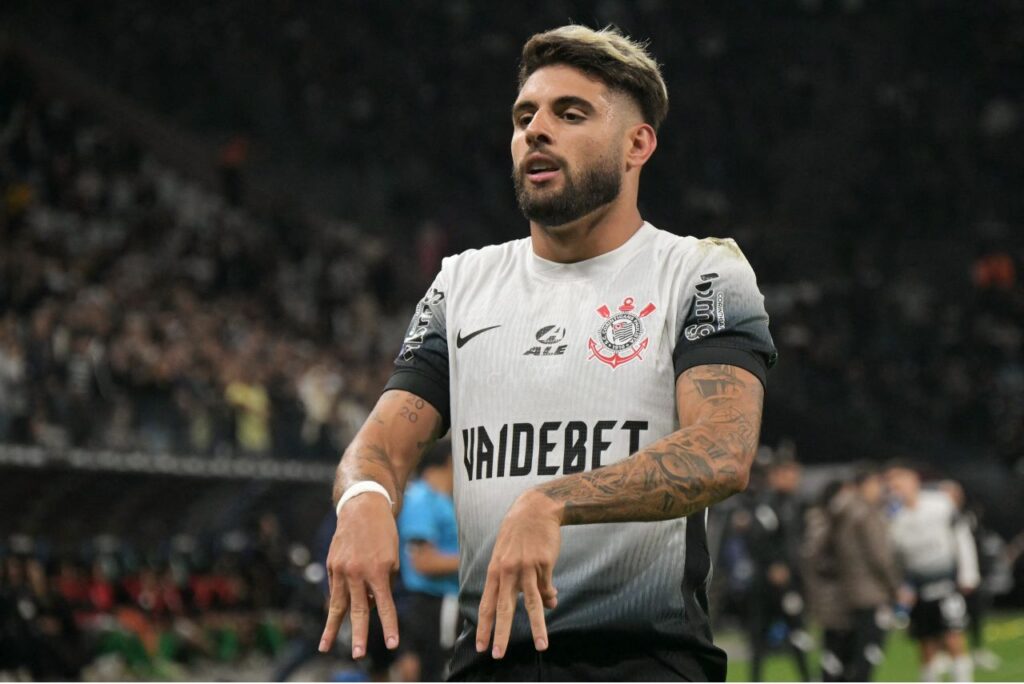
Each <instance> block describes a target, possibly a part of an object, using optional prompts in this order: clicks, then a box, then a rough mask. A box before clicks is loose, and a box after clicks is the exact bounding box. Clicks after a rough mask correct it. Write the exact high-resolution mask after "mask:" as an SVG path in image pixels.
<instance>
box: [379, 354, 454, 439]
mask: <svg viewBox="0 0 1024 684" xmlns="http://www.w3.org/2000/svg"><path fill="white" fill-rule="evenodd" d="M396 389H397V390H405V391H406V392H411V393H412V394H415V395H416V396H417V397H419V398H420V399H423V400H424V401H426V402H427V403H429V404H430V405H431V406H433V407H434V408H435V409H436V410H437V412H438V413H440V414H441V434H442V435H443V434H445V433H446V432H448V428H449V427H451V423H452V415H451V404H450V394H449V390H448V383H447V382H441V381H439V380H437V379H436V378H433V377H431V376H430V375H427V374H426V373H423V372H421V371H418V370H415V369H413V368H397V369H395V371H394V372H393V373H392V374H391V378H390V379H389V380H388V384H387V385H385V386H384V391H385V392H387V391H388V390H396Z"/></svg>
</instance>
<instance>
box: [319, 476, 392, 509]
mask: <svg viewBox="0 0 1024 684" xmlns="http://www.w3.org/2000/svg"><path fill="white" fill-rule="evenodd" d="M367 492H375V493H377V494H381V495H383V496H384V498H385V499H387V500H388V503H389V504H391V507H392V508H394V506H395V502H394V501H392V500H391V495H390V494H388V490H386V489H385V488H384V485H382V484H380V483H379V482H374V481H373V480H363V481H362V482H356V483H355V484H354V485H352V486H351V487H349V488H348V489H346V490H345V493H344V494H342V495H341V498H340V499H338V507H337V508H335V509H334V510H335V512H336V513H337V514H338V515H341V507H342V506H344V505H345V504H346V503H348V500H349V499H351V498H353V497H356V496H359V495H360V494H366V493H367Z"/></svg>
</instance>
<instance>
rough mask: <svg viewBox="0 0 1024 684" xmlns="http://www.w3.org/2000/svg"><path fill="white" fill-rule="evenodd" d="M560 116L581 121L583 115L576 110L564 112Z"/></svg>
mask: <svg viewBox="0 0 1024 684" xmlns="http://www.w3.org/2000/svg"><path fill="white" fill-rule="evenodd" d="M562 118H563V119H565V120H566V121H583V117H582V116H580V115H579V114H577V113H576V112H565V113H564V114H562Z"/></svg>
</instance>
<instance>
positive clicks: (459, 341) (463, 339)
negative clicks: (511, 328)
mask: <svg viewBox="0 0 1024 684" xmlns="http://www.w3.org/2000/svg"><path fill="white" fill-rule="evenodd" d="M500 327H501V323H499V324H498V325H492V326H491V327H489V328H480V329H479V330H474V331H473V332H471V333H469V334H468V335H466V336H465V337H463V336H462V331H461V330H460V331H459V334H458V335H456V336H455V346H456V347H457V348H458V349H462V346H463V345H464V344H466V343H467V342H469V341H470V340H471V339H473V338H474V337H476V336H477V335H479V334H480V333H485V332H487V331H488V330H494V329H495V328H500Z"/></svg>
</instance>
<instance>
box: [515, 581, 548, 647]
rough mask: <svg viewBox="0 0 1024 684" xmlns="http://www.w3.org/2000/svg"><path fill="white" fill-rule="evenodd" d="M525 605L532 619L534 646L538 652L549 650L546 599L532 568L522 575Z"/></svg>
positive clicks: (531, 627) (531, 629)
mask: <svg viewBox="0 0 1024 684" xmlns="http://www.w3.org/2000/svg"><path fill="white" fill-rule="evenodd" d="M521 581H522V584H523V605H524V606H526V614H527V615H528V616H529V617H530V631H531V632H532V633H533V645H534V646H535V647H536V648H537V650H538V651H546V650H547V648H548V626H547V623H546V622H545V620H544V599H543V598H542V597H541V593H540V589H538V588H537V575H536V573H535V572H534V570H533V569H532V568H527V569H525V570H524V572H523V575H522V580H521Z"/></svg>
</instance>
